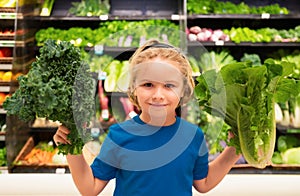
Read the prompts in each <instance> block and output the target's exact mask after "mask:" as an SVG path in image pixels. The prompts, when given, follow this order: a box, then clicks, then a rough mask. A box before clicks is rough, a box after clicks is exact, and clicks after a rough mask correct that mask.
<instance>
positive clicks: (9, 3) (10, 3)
mask: <svg viewBox="0 0 300 196" xmlns="http://www.w3.org/2000/svg"><path fill="white" fill-rule="evenodd" d="M16 3H17V0H1V1H0V7H16Z"/></svg>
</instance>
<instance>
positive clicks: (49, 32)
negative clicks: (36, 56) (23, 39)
mask: <svg viewBox="0 0 300 196" xmlns="http://www.w3.org/2000/svg"><path fill="white" fill-rule="evenodd" d="M177 30H178V31H177ZM179 36H180V35H179V27H178V26H177V25H176V24H174V23H172V22H170V21H168V20H146V21H136V22H128V21H107V22H102V23H100V27H99V28H97V29H91V28H81V27H73V28H70V29H67V30H63V29H55V28H53V27H49V28H47V29H40V30H39V31H38V32H37V33H36V35H35V38H36V41H37V45H38V46H42V45H43V44H44V42H45V41H46V40H47V39H53V40H63V41H70V42H72V43H73V44H74V45H75V46H79V47H85V46H89V47H92V46H95V45H97V44H101V45H105V46H118V47H122V46H123V47H137V46H139V45H140V44H142V43H143V42H144V41H145V40H147V39H150V38H156V39H159V40H163V41H165V42H169V43H171V44H173V45H175V46H178V44H179V40H180V38H179Z"/></svg>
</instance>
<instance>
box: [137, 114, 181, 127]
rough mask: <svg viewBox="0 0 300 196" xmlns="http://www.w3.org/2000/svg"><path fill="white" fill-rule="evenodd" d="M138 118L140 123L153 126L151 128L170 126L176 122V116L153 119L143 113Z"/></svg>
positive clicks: (153, 117)
mask: <svg viewBox="0 0 300 196" xmlns="http://www.w3.org/2000/svg"><path fill="white" fill-rule="evenodd" d="M140 118H141V120H142V121H144V122H145V123H147V124H149V125H153V126H169V125H172V124H174V123H175V122H176V116H175V115H174V116H169V117H168V116H166V117H165V118H164V117H161V116H158V117H155V116H148V115H145V114H143V113H141V115H140Z"/></svg>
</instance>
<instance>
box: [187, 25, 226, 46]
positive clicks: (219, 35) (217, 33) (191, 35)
mask: <svg viewBox="0 0 300 196" xmlns="http://www.w3.org/2000/svg"><path fill="white" fill-rule="evenodd" d="M187 34H188V39H189V41H199V42H202V41H213V42H216V41H220V40H222V41H230V39H229V36H228V35H226V34H225V33H224V32H223V31H222V30H221V29H217V30H212V29H209V28H200V27H199V26H193V27H191V28H189V29H188V30H187Z"/></svg>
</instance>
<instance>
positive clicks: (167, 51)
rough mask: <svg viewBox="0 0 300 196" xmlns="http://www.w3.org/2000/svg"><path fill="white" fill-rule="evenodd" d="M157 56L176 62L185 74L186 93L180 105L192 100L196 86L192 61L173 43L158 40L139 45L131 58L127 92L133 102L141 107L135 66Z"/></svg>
mask: <svg viewBox="0 0 300 196" xmlns="http://www.w3.org/2000/svg"><path fill="white" fill-rule="evenodd" d="M156 58H160V59H162V60H167V61H170V62H175V63H176V65H177V68H178V69H179V71H180V72H181V73H182V75H183V76H184V78H183V80H184V81H183V84H184V86H183V88H184V93H183V97H182V98H181V100H180V105H182V104H185V103H187V102H188V101H189V100H190V98H191V96H192V94H193V90H194V87H195V83H194V79H193V77H192V68H191V66H190V63H189V61H188V59H187V58H186V57H185V56H184V55H183V54H182V53H181V52H180V51H179V50H178V49H176V48H175V47H173V46H171V45H168V44H165V43H162V42H159V41H157V40H149V41H147V42H146V43H145V44H144V45H142V46H141V47H139V48H138V49H137V50H136V51H135V53H134V54H133V55H132V57H131V58H130V59H129V66H130V68H129V70H130V76H131V78H130V81H129V88H128V91H127V94H128V97H129V99H130V100H131V102H132V103H133V104H134V105H135V106H136V107H138V108H139V109H140V107H139V104H138V101H137V98H136V96H135V93H134V91H135V86H134V81H135V78H136V72H135V71H134V66H135V65H138V64H140V63H143V62H147V61H151V60H154V59H156Z"/></svg>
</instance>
